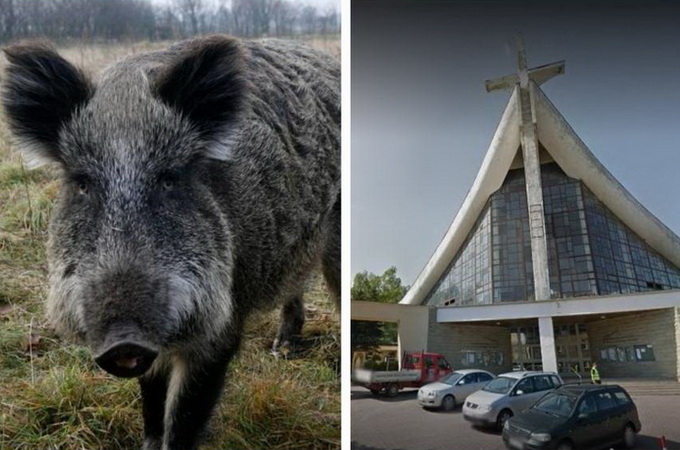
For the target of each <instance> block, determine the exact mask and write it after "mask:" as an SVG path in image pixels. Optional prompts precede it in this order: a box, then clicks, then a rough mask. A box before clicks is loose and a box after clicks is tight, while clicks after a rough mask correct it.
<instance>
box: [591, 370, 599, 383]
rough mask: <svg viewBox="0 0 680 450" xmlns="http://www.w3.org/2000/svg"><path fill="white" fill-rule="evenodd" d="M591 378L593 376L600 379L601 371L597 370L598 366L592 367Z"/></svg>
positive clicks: (594, 378) (595, 379)
mask: <svg viewBox="0 0 680 450" xmlns="http://www.w3.org/2000/svg"><path fill="white" fill-rule="evenodd" d="M590 378H592V380H593V381H600V372H598V371H597V367H593V368H592V369H590Z"/></svg>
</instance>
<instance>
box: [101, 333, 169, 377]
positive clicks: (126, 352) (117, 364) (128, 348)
mask: <svg viewBox="0 0 680 450" xmlns="http://www.w3.org/2000/svg"><path fill="white" fill-rule="evenodd" d="M157 356H158V350H156V348H155V347H154V346H152V345H149V344H143V343H140V342H135V341H129V340H128V341H122V342H116V343H114V344H113V345H110V346H108V347H107V348H105V349H104V350H103V351H101V352H100V353H99V355H97V356H95V358H94V360H95V362H96V363H97V364H98V365H99V367H101V368H102V369H104V370H105V371H107V372H108V373H110V374H111V375H114V376H117V377H121V378H133V377H139V376H141V375H144V374H145V373H146V371H147V370H149V368H150V367H151V365H152V364H153V362H154V361H155V359H156V357H157Z"/></svg>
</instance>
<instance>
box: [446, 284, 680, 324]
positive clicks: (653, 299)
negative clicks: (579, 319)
mask: <svg viewBox="0 0 680 450" xmlns="http://www.w3.org/2000/svg"><path fill="white" fill-rule="evenodd" d="M673 307H680V291H678V290H675V291H653V292H637V293H633V294H626V295H612V296H606V297H602V296H599V297H580V298H578V299H569V300H551V301H543V302H534V301H528V302H509V303H504V304H495V305H480V306H455V307H439V308H437V322H475V321H487V320H516V319H536V318H539V317H568V316H586V315H591V314H607V313H618V312H632V311H647V310H652V309H663V308H673Z"/></svg>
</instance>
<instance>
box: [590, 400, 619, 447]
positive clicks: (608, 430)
mask: <svg viewBox="0 0 680 450" xmlns="http://www.w3.org/2000/svg"><path fill="white" fill-rule="evenodd" d="M594 395H595V403H596V404H597V411H598V414H599V415H600V416H601V417H600V419H601V422H600V423H601V427H602V428H601V430H602V440H603V441H604V442H610V441H614V440H616V439H617V438H618V437H619V434H620V433H621V432H622V431H623V428H622V429H621V430H619V429H618V427H617V419H616V415H617V411H618V410H619V405H618V404H617V403H616V400H615V399H614V395H613V394H612V393H611V391H598V392H595V393H594Z"/></svg>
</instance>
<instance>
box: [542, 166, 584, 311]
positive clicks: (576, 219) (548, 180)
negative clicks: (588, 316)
mask: <svg viewBox="0 0 680 450" xmlns="http://www.w3.org/2000/svg"><path fill="white" fill-rule="evenodd" d="M541 181H542V184H543V208H544V210H545V231H546V237H547V239H546V242H547V245H548V264H549V267H548V271H549V273H550V291H551V297H552V298H564V297H578V296H583V295H597V285H596V281H595V272H594V270H593V261H592V257H591V251H590V239H589V234H588V226H587V223H586V222H587V221H586V212H585V208H584V204H583V196H582V195H581V182H580V181H578V180H575V179H573V178H569V177H568V176H566V175H565V174H564V172H562V169H560V168H559V166H558V165H557V164H544V165H543V166H541Z"/></svg>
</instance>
